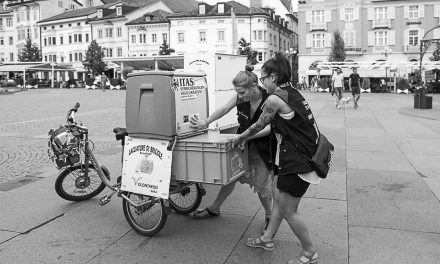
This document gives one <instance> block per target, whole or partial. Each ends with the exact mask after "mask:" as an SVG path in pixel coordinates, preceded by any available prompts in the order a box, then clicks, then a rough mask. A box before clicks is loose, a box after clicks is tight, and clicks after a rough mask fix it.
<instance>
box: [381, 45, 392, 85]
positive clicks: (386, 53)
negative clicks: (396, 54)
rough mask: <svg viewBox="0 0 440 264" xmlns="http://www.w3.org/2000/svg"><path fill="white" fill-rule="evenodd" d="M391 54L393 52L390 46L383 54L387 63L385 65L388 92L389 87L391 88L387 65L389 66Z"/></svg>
mask: <svg viewBox="0 0 440 264" xmlns="http://www.w3.org/2000/svg"><path fill="white" fill-rule="evenodd" d="M391 53H393V50H392V49H391V48H390V47H388V46H387V47H385V48H384V49H383V50H382V54H383V55H385V62H386V65H385V80H386V84H387V90H388V87H389V83H388V66H387V64H388V55H390V54H391Z"/></svg>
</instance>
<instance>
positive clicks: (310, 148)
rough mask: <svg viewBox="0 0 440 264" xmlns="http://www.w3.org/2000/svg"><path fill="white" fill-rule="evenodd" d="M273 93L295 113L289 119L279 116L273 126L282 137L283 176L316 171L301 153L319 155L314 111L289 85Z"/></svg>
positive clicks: (279, 168)
mask: <svg viewBox="0 0 440 264" xmlns="http://www.w3.org/2000/svg"><path fill="white" fill-rule="evenodd" d="M273 94H274V95H276V96H278V97H280V98H281V99H282V100H283V101H284V102H286V104H287V105H289V106H290V108H291V109H292V110H293V111H294V112H295V114H294V116H293V118H291V119H290V120H286V119H284V118H282V117H280V116H279V115H278V114H277V115H275V117H274V119H273V120H272V123H271V125H272V131H273V132H277V133H279V134H281V135H282V136H283V140H282V142H281V144H280V156H279V164H278V165H279V167H278V173H279V175H283V174H292V173H307V172H311V171H312V170H313V169H312V168H311V166H309V163H308V161H307V159H306V158H305V157H304V156H303V155H301V154H300V153H298V152H301V153H303V154H304V155H306V156H307V157H312V156H313V155H314V154H315V152H316V147H317V141H318V130H317V128H316V127H315V118H314V117H313V113H312V110H311V109H310V106H309V104H308V103H307V101H306V99H305V98H304V97H303V96H302V95H301V94H300V93H299V92H298V91H297V90H296V89H295V88H293V87H292V86H290V85H288V86H285V87H280V88H279V89H277V90H275V92H274V93H273ZM285 140H287V141H288V142H289V143H290V144H288V143H286V142H285Z"/></svg>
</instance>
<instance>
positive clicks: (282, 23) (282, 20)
mask: <svg viewBox="0 0 440 264" xmlns="http://www.w3.org/2000/svg"><path fill="white" fill-rule="evenodd" d="M280 25H281V26H282V27H284V18H280Z"/></svg>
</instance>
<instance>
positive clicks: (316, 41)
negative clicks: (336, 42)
mask: <svg viewBox="0 0 440 264" xmlns="http://www.w3.org/2000/svg"><path fill="white" fill-rule="evenodd" d="M422 33H423V32H422V31H421V30H420V29H408V30H405V44H404V45H409V46H415V45H418V44H419V39H420V37H421V34H422ZM326 34H328V33H313V34H311V43H308V44H309V45H308V47H311V48H325V47H326V43H325V41H326ZM327 37H328V36H327ZM342 37H343V39H344V43H345V46H346V47H355V46H356V31H344V32H343V34H342ZM368 38H369V41H368V44H369V45H370V46H372V45H374V46H387V45H394V43H393V42H394V41H391V39H394V31H386V30H383V31H382V30H378V31H369V34H368Z"/></svg>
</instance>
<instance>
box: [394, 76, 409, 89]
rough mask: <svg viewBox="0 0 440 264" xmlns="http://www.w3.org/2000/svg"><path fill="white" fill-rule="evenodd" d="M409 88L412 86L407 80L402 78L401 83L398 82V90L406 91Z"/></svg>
mask: <svg viewBox="0 0 440 264" xmlns="http://www.w3.org/2000/svg"><path fill="white" fill-rule="evenodd" d="M409 86H410V85H409V82H408V80H407V79H404V78H402V79H400V80H399V81H397V89H400V90H405V89H408V88H409Z"/></svg>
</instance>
